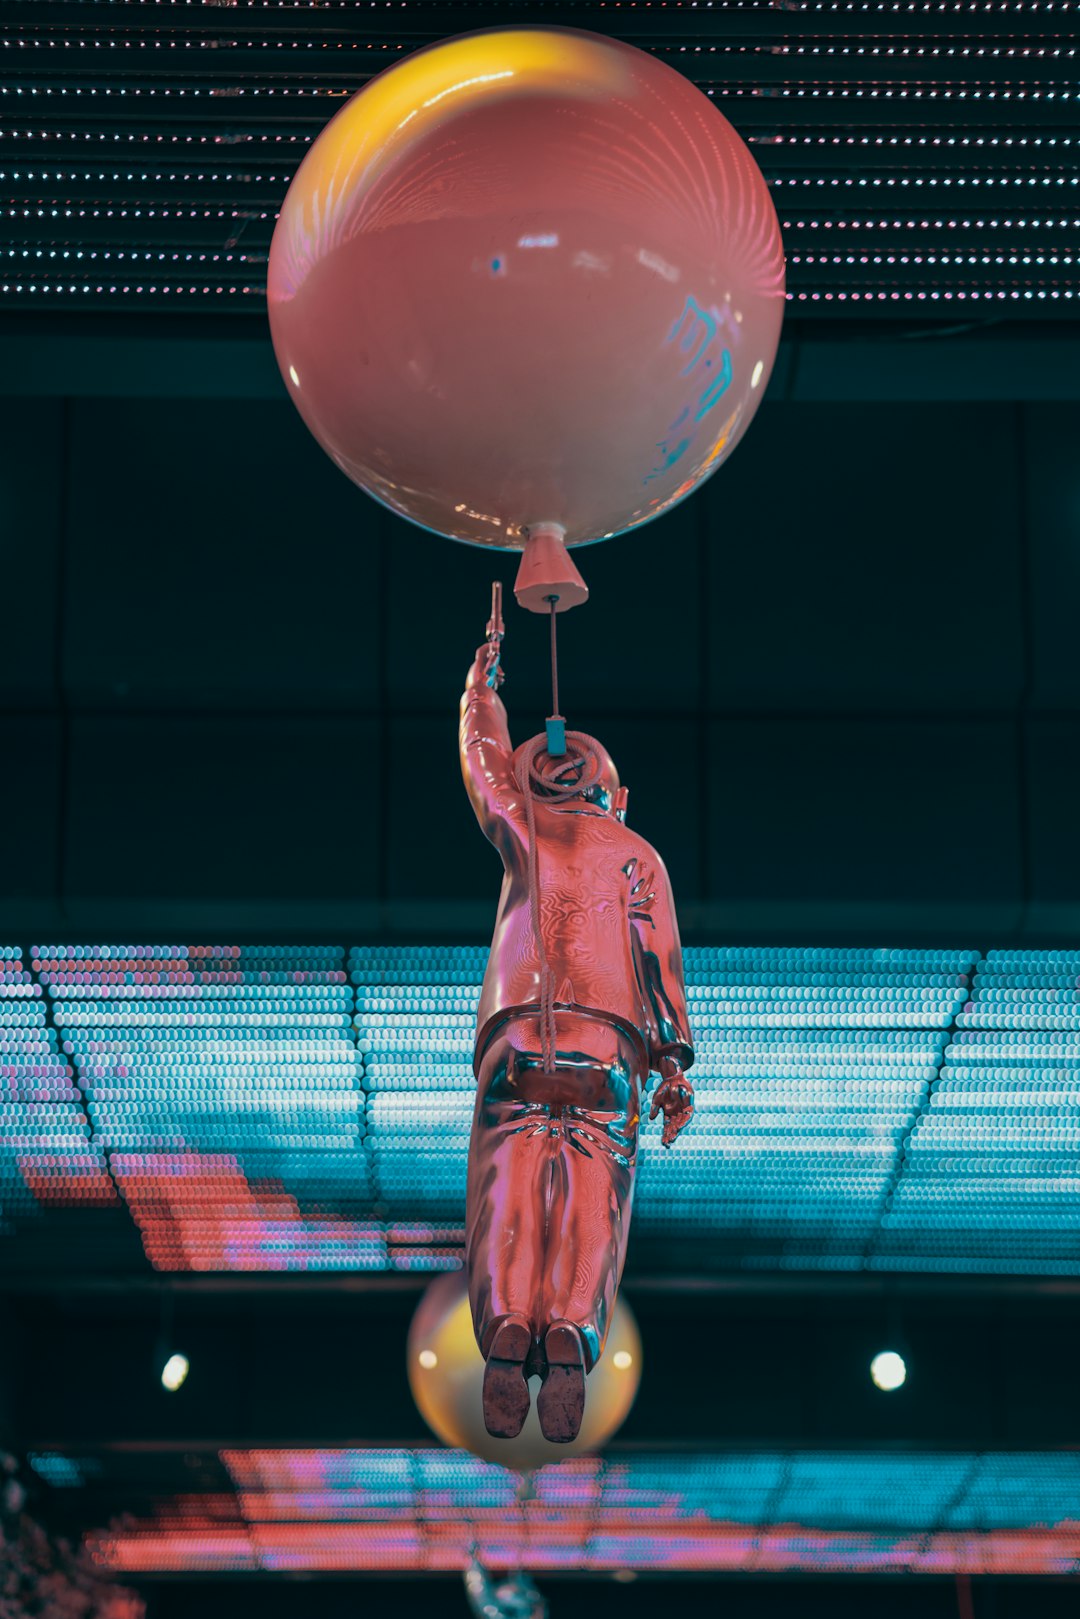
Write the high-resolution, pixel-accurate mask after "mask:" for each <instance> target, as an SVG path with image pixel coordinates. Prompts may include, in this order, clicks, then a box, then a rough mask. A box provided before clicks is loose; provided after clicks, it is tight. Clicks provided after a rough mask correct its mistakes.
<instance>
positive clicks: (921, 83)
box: [0, 0, 1080, 323]
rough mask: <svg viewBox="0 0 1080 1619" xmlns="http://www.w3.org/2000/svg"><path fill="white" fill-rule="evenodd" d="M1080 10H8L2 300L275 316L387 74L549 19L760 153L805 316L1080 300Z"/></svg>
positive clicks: (353, 2)
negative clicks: (275, 277) (322, 147)
mask: <svg viewBox="0 0 1080 1619" xmlns="http://www.w3.org/2000/svg"><path fill="white" fill-rule="evenodd" d="M1076 14H1077V7H1076V5H1075V4H1074V3H1073V0H1004V3H1002V0H903V3H901V0H784V3H782V4H776V3H760V0H759V3H755V0H745V3H721V0H656V3H651V0H641V3H637V0H625V3H624V0H610V3H599V4H582V5H572V6H571V5H561V6H556V5H551V6H548V5H522V4H514V3H513V0H510V3H504V4H499V5H486V6H484V5H468V6H458V5H451V4H440V3H433V0H309V3H304V0H292V3H290V0H273V3H271V0H231V3H230V0H219V3H217V4H215V3H206V4H199V3H196V0H180V3H174V0H169V3H165V0H4V3H3V4H2V5H0V24H2V28H3V45H4V48H5V53H6V65H5V71H4V78H3V83H2V86H0V98H2V100H0V105H2V106H3V109H4V127H3V133H2V136H0V195H2V198H3V212H4V217H5V221H6V237H7V241H6V245H5V246H4V249H3V254H4V260H5V264H4V271H3V280H2V282H0V295H2V298H3V301H4V303H5V304H6V305H8V306H9V307H27V308H29V307H39V308H40V307H47V308H49V309H50V310H93V311H103V310H115V311H123V312H135V311H167V310H185V311H191V310H213V311H228V312H237V311H244V312H250V313H252V314H258V313H260V312H261V311H262V309H263V303H264V293H265V273H266V261H267V253H268V249H269V243H270V236H271V233H272V230H273V225H274V220H275V217H276V214H277V210H278V207H279V205H280V202H281V199H282V196H283V195H284V192H285V190H286V187H287V186H288V183H289V179H290V177H291V175H292V173H293V172H294V170H295V168H296V166H297V164H298V163H299V161H300V159H301V158H302V157H303V155H304V153H305V151H306V150H307V148H308V146H309V144H310V143H311V141H312V140H313V139H314V137H315V136H316V135H317V134H318V132H319V130H320V129H321V128H322V127H323V125H324V124H325V123H326V122H327V120H328V119H329V118H330V117H331V116H332V114H333V113H334V112H335V111H336V110H337V108H338V107H339V106H340V105H341V103H342V101H343V100H344V99H345V98H346V97H348V96H350V95H352V94H353V93H354V92H355V91H356V90H358V89H360V88H361V87H362V86H363V85H364V84H366V83H367V81H368V80H369V79H370V78H371V76H372V75H373V74H375V73H377V72H378V71H379V70H380V69H381V68H384V67H386V66H388V65H390V64H392V63H393V62H394V61H395V60H397V59H398V58H399V57H400V56H402V55H403V54H404V53H406V52H408V51H411V50H414V49H416V48H417V47H419V46H422V45H425V44H427V43H429V42H431V41H433V40H436V39H439V38H441V37H443V36H445V35H447V34H454V33H460V32H464V31H466V30H468V29H471V28H483V27H490V26H493V25H507V24H515V23H527V22H537V21H543V22H551V23H569V24H573V25H574V26H577V27H581V28H586V29H594V30H596V31H598V32H604V33H610V34H615V35H618V36H620V37H622V38H625V39H627V40H630V41H632V42H633V43H634V44H636V45H639V46H641V47H642V48H643V49H645V50H648V51H651V52H654V53H655V54H656V55H658V56H660V57H661V58H662V59H663V60H665V61H667V62H669V63H671V65H672V66H674V67H676V68H678V69H679V70H680V71H681V72H684V73H686V74H687V75H688V76H689V77H690V78H692V79H693V81H694V82H695V83H696V84H698V85H699V86H700V87H701V89H702V90H703V91H704V92H705V93H706V94H707V95H709V96H711V97H712V98H714V100H715V102H716V104H717V106H718V107H720V108H721V109H722V110H723V111H724V113H725V114H726V115H727V116H728V117H729V118H730V119H731V121H732V122H733V123H734V125H735V126H736V128H737V129H738V130H739V131H740V132H741V133H742V134H743V135H744V137H745V138H746V139H747V140H748V142H749V143H750V146H751V148H752V150H753V151H754V154H755V156H756V157H757V159H758V162H759V163H760V165H761V167H762V169H763V171H764V173H765V175H766V177H767V180H768V182H769V185H770V188H771V190H772V195H773V198H774V201H775V203H776V207H777V211H778V214H779V216H780V220H781V225H782V229H783V235H784V241H785V246H786V250H787V254H788V266H789V300H790V308H791V312H792V313H794V314H797V315H799V316H818V315H828V316H832V317H837V316H839V315H844V316H848V317H850V316H861V317H866V316H872V317H890V318H891V317H901V318H904V317H906V318H908V319H911V318H912V317H915V318H917V319H918V320H920V321H926V320H927V319H932V320H935V321H936V320H940V321H943V322H955V321H956V320H957V319H961V320H963V321H964V322H967V321H975V322H978V323H982V322H990V321H998V320H1001V319H1003V318H1009V319H1016V318H1018V317H1020V318H1023V319H1028V318H1031V317H1040V316H1042V317H1055V318H1057V319H1069V318H1071V317H1073V316H1075V314H1076V313H1077V312H1078V309H1080V288H1078V286H1077V273H1076V272H1077V265H1078V263H1080V174H1078V172H1077V162H1076V156H1077V147H1078V145H1080V122H1078V111H1077V108H1078V102H1077V90H1076V83H1077V79H1076V56H1077V40H1076V26H1075V24H1076Z"/></svg>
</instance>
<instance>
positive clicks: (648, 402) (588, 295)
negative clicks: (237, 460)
mask: <svg viewBox="0 0 1080 1619" xmlns="http://www.w3.org/2000/svg"><path fill="white" fill-rule="evenodd" d="M783 293H784V264H783V253H782V249H781V244H780V231H779V226H778V224H777V219H776V213H775V211H774V209H773V206H772V202H771V200H770V198H769V193H768V190H767V188H766V185H765V182H764V180H763V179H762V176H761V173H760V171H759V170H758V168H757V165H756V164H755V162H754V160H753V158H752V157H751V156H750V153H749V151H748V150H747V148H746V147H745V146H744V145H743V143H742V141H741V140H740V139H739V137H738V136H737V135H736V134H735V131H734V130H733V129H732V127H731V125H730V124H729V123H728V122H727V120H726V119H725V118H724V117H723V116H722V115H721V114H720V113H719V112H718V111H717V109H716V108H715V107H714V106H713V104H712V103H711V102H710V101H709V100H708V98H707V97H706V96H704V95H702V93H701V92H700V91H699V90H697V89H696V88H695V87H694V86H693V85H692V84H691V83H690V82H689V81H688V80H687V79H685V78H683V77H682V75H681V74H679V73H676V72H675V71H674V70H673V69H672V68H669V67H667V66H666V65H665V64H664V63H663V62H661V61H659V60H658V59H657V58H656V57H653V56H649V55H647V54H646V53H645V52H644V51H640V50H637V49H635V48H634V47H633V46H630V45H624V44H622V43H620V42H619V41H617V40H612V39H604V38H602V37H600V36H599V35H595V34H586V33H580V32H578V31H576V30H573V29H551V28H543V29H533V28H521V29H507V30H497V31H493V32H490V33H483V34H473V35H466V36H464V37H462V38H459V39H453V40H449V41H446V42H444V43H443V44H440V45H434V46H432V47H430V48H429V49H427V50H422V51H419V52H417V53H416V54H415V55H414V56H410V57H408V58H407V59H406V60H405V61H403V62H401V63H399V64H398V65H397V66H395V67H392V68H390V69H389V70H388V71H387V72H385V73H382V74H380V75H379V77H378V78H376V79H374V80H373V81H372V82H371V84H369V85H368V86H367V87H366V88H365V89H364V90H362V91H360V93H359V94H358V95H356V96H354V97H353V98H352V100H351V101H349V102H348V103H347V104H346V105H345V106H344V107H343V108H342V109H341V111H340V112H339V113H338V115H337V117H336V118H334V119H333V120H332V122H331V123H330V124H329V125H328V126H327V128H326V129H325V130H324V131H323V132H322V134H321V135H320V136H319V138H318V140H317V141H316V142H315V144H314V146H313V147H312V149H311V151H310V152H309V153H308V155H307V157H306V158H305V159H304V161H303V163H302V164H301V166H300V169H299V171H298V172H297V175H296V177H295V179H294V180H293V183H292V185H291V187H290V188H289V192H288V195H287V196H286V198H285V203H284V206H283V208H282V211H281V217H280V219H279V221H278V225H277V228H276V230H275V232H274V240H273V245H272V248H271V252H270V277H269V301H270V322H271V328H272V331H273V338H274V347H275V349H276V351H277V357H278V363H279V364H280V366H281V371H282V375H283V377H284V378H285V381H286V384H287V386H288V388H289V391H290V393H291V395H292V397H293V399H294V400H295V402H296V405H297V407H298V409H299V410H300V412H301V414H302V415H303V417H304V420H305V421H306V422H307V424H308V426H309V427H310V428H311V430H312V432H313V433H314V434H315V436H316V438H317V439H318V440H319V442H320V443H321V444H322V445H323V447H324V448H325V449H326V451H327V453H328V454H329V455H330V456H331V457H332V458H333V459H334V461H336V463H337V464H338V466H339V467H341V469H342V470H343V471H344V472H346V473H347V474H348V475H349V477H350V478H352V479H354V480H355V482H356V483H358V484H360V485H361V487H362V488H364V489H366V490H368V491H369V492H370V493H371V494H373V495H375V496H376V497H377V498H378V499H379V500H382V501H384V502H385V503H386V505H387V506H390V507H392V508H393V510H394V511H397V512H401V513H402V514H403V515H404V516H406V517H409V518H411V519H412V520H413V521H414V522H416V523H420V524H422V525H423V526H424V527H426V528H430V529H434V530H436V531H438V532H439V533H442V534H447V535H449V536H451V537H452V538H453V539H458V540H469V541H472V542H473V543H475V544H479V545H495V546H502V547H510V548H514V549H516V548H519V547H520V546H521V545H522V544H523V543H524V541H523V538H522V530H523V529H524V528H527V527H529V526H530V525H536V524H539V523H552V522H554V523H559V524H561V525H562V526H563V527H564V528H565V530H566V539H567V543H568V544H570V545H574V544H581V543H584V542H585V541H588V540H595V539H601V538H610V537H611V535H613V534H615V533H617V532H619V531H620V530H622V529H626V528H632V527H634V526H636V525H637V524H638V523H644V522H647V521H648V520H649V518H651V517H656V516H657V515H658V514H659V513H660V512H662V511H664V510H665V509H666V508H668V507H669V506H672V505H674V503H675V502H676V501H678V500H681V499H682V498H683V497H684V496H685V495H687V494H689V493H690V491H691V490H692V489H693V488H694V486H695V485H696V484H697V483H699V482H700V481H701V479H702V478H704V477H706V476H707V475H708V474H709V473H710V472H712V471H713V470H714V469H715V468H716V467H717V466H719V464H720V462H721V461H723V460H724V459H725V457H726V456H728V455H729V454H730V453H731V451H732V449H733V448H734V446H735V445H736V443H737V442H738V440H739V438H740V437H741V436H742V434H743V433H744V432H745V430H746V428H747V425H748V424H749V422H750V419H751V417H752V416H753V414H754V410H755V408H756V406H757V403H758V401H759V400H760V398H761V395H762V393H763V391H764V388H765V384H766V382H767V381H768V377H769V371H770V369H771V366H772V363H773V359H774V356H775V354H776V345H777V341H778V337H779V331H780V320H781V314H782V310H783Z"/></svg>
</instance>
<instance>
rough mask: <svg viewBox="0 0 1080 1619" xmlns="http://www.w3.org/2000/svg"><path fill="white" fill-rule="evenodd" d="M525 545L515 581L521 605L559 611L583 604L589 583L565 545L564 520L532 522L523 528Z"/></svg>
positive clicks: (516, 592) (539, 610) (531, 611)
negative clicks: (561, 521)
mask: <svg viewBox="0 0 1080 1619" xmlns="http://www.w3.org/2000/svg"><path fill="white" fill-rule="evenodd" d="M524 533H525V536H526V539H525V549H524V551H523V552H522V555H521V565H520V567H519V568H518V573H517V578H516V580H515V581H514V595H515V596H516V598H517V602H518V606H519V607H524V608H525V609H526V611H527V612H530V613H550V612H551V609H552V606H554V608H555V611H556V612H557V613H565V612H567V611H568V610H569V609H570V608H571V607H580V606H581V604H582V602H586V601H588V599H589V587H588V585H587V584H586V583H585V581H584V579H583V578H582V577H581V574H580V573H579V572H578V570H577V567H576V566H575V564H574V561H573V559H572V558H571V556H570V553H569V551H568V550H567V549H566V543H565V535H566V530H565V529H564V528H563V526H562V524H561V523H532V524H530V526H529V527H528V528H527V529H525V530H524Z"/></svg>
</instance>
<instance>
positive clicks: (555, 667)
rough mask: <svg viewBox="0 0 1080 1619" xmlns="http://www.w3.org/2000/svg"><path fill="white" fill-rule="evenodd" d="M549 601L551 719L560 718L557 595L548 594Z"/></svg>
mask: <svg viewBox="0 0 1080 1619" xmlns="http://www.w3.org/2000/svg"><path fill="white" fill-rule="evenodd" d="M548 600H549V601H550V602H551V717H552V719H553V720H558V719H562V715H561V714H560V713H559V644H558V636H557V634H556V630H555V610H556V608H557V606H558V604H559V598H558V596H549V598H548Z"/></svg>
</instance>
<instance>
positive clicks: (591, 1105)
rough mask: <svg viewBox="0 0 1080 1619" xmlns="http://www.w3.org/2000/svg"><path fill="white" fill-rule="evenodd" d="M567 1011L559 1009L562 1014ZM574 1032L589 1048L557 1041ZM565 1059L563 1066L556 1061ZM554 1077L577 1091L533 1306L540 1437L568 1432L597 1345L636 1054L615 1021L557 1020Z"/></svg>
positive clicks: (557, 1168)
mask: <svg viewBox="0 0 1080 1619" xmlns="http://www.w3.org/2000/svg"><path fill="white" fill-rule="evenodd" d="M568 1017H569V1015H568ZM571 1037H573V1038H576V1039H577V1040H578V1041H579V1042H580V1044H582V1045H584V1042H585V1038H586V1037H588V1046H587V1047H586V1049H587V1050H588V1052H589V1053H590V1055H589V1056H587V1057H586V1056H583V1055H582V1054H581V1052H580V1051H579V1052H575V1051H572V1050H564V1040H567V1039H568V1038H571ZM566 1064H569V1065H570V1066H564V1065H566ZM559 1072H560V1077H564V1078H565V1077H569V1075H570V1074H571V1073H572V1074H573V1076H574V1080H575V1085H574V1089H575V1092H576V1094H577V1097H578V1100H576V1101H575V1102H573V1103H570V1104H567V1105H565V1106H563V1108H562V1109H561V1112H560V1116H559V1126H560V1129H559V1136H558V1152H557V1154H556V1157H555V1159H554V1162H553V1165H552V1192H551V1197H550V1199H549V1203H548V1215H549V1232H550V1235H549V1240H548V1249H547V1261H548V1264H547V1274H546V1276H545V1280H544V1296H543V1303H542V1315H543V1320H544V1323H545V1328H544V1334H545V1336H544V1346H545V1357H546V1361H547V1367H548V1370H547V1374H546V1375H545V1378H544V1386H543V1388H542V1390H541V1392H540V1395H539V1397H538V1400H537V1412H538V1415H539V1417H540V1424H541V1427H542V1429H543V1431H544V1433H545V1435H546V1436H547V1438H549V1439H551V1440H554V1441H556V1442H568V1441H569V1440H571V1439H574V1438H576V1436H577V1432H578V1429H579V1427H580V1425H581V1418H582V1415H583V1411H584V1402H585V1374H586V1372H588V1371H589V1370H591V1368H592V1367H593V1366H594V1365H595V1364H596V1362H597V1360H598V1359H599V1358H600V1355H601V1353H602V1352H603V1347H604V1341H605V1339H606V1337H607V1330H608V1324H609V1321H610V1316H611V1310H612V1307H613V1305H614V1302H615V1296H616V1293H617V1291H618V1286H619V1281H620V1279H621V1277H622V1269H623V1262H624V1260H625V1257H626V1241H627V1236H628V1234H629V1229H630V1213H631V1207H632V1203H633V1195H634V1166H635V1160H636V1155H637V1130H638V1114H639V1108H640V1096H641V1077H642V1076H641V1073H640V1058H639V1056H638V1054H637V1052H636V1051H635V1050H634V1049H633V1047H632V1046H630V1045H629V1043H628V1042H627V1041H626V1040H625V1039H624V1038H623V1036H621V1035H620V1034H619V1032H618V1030H616V1029H612V1028H610V1027H608V1028H601V1029H598V1028H597V1027H596V1026H595V1025H593V1026H592V1027H591V1028H589V1029H587V1030H585V1029H574V1030H572V1031H571V1030H570V1029H560V1031H559Z"/></svg>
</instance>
